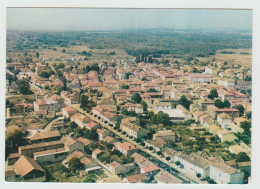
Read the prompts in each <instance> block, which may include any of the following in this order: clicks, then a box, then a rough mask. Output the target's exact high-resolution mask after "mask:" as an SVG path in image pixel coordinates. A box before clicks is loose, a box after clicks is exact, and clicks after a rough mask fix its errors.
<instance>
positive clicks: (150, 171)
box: [141, 164, 160, 177]
mask: <svg viewBox="0 0 260 189" xmlns="http://www.w3.org/2000/svg"><path fill="white" fill-rule="evenodd" d="M159 171H160V168H159V167H158V166H157V165H155V164H153V165H148V166H143V167H141V173H144V174H145V175H146V176H147V177H152V176H154V175H155V174H156V173H158V172H159Z"/></svg>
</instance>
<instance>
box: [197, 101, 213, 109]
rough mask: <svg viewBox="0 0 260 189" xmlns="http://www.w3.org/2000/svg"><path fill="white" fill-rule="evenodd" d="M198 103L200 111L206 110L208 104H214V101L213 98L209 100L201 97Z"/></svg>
mask: <svg viewBox="0 0 260 189" xmlns="http://www.w3.org/2000/svg"><path fill="white" fill-rule="evenodd" d="M198 105H199V107H200V110H201V111H207V110H208V106H209V105H215V102H214V101H213V100H210V99H209V98H202V99H200V100H199V101H198Z"/></svg>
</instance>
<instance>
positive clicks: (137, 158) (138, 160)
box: [131, 153, 146, 166]
mask: <svg viewBox="0 0 260 189" xmlns="http://www.w3.org/2000/svg"><path fill="white" fill-rule="evenodd" d="M131 157H133V158H134V162H135V163H137V164H138V165H139V166H141V164H142V163H143V162H144V161H145V160H146V158H145V157H143V156H142V155H140V154H138V153H133V154H132V155H131Z"/></svg>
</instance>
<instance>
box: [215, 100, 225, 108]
mask: <svg viewBox="0 0 260 189" xmlns="http://www.w3.org/2000/svg"><path fill="white" fill-rule="evenodd" d="M215 106H216V107H217V108H224V104H223V102H222V101H221V100H219V99H217V100H215Z"/></svg>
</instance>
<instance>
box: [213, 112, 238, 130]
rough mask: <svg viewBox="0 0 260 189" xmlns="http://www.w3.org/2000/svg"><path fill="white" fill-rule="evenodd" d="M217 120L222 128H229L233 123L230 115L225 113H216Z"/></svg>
mask: <svg viewBox="0 0 260 189" xmlns="http://www.w3.org/2000/svg"><path fill="white" fill-rule="evenodd" d="M217 122H218V124H219V125H220V126H221V127H222V128H224V129H227V128H230V127H231V126H232V125H233V124H234V122H233V120H232V117H230V116H229V115H228V114H226V113H222V114H218V116H217Z"/></svg>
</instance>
